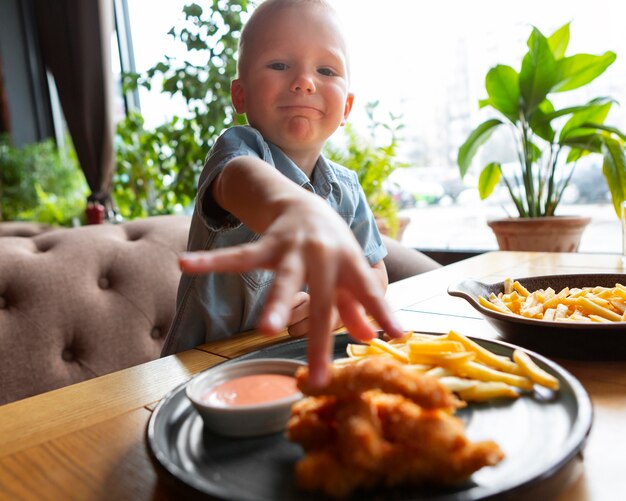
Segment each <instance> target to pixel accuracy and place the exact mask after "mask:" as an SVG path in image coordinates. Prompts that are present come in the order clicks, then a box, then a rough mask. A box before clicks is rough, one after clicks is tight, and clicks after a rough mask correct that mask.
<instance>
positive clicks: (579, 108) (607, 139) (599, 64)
mask: <svg viewBox="0 0 626 501" xmlns="http://www.w3.org/2000/svg"><path fill="white" fill-rule="evenodd" d="M569 28H570V27H569V23H568V24H565V25H564V26H562V27H561V28H559V29H558V30H556V31H555V32H554V33H553V34H552V35H550V36H549V37H547V38H546V37H545V36H544V35H543V34H542V33H541V32H540V31H539V30H538V29H537V28H533V30H532V33H531V34H530V37H529V38H528V43H527V45H528V52H527V53H526V54H525V55H524V57H523V59H522V63H521V67H520V70H519V71H516V70H515V69H514V68H512V67H511V66H506V65H497V66H494V67H493V68H491V69H490V70H489V72H488V73H487V76H486V79H485V87H486V90H487V98H486V99H483V100H481V101H480V103H479V104H480V107H481V108H483V107H490V108H493V110H495V111H496V112H497V114H498V116H497V117H494V118H490V119H488V120H486V121H485V122H483V123H481V124H480V125H479V126H478V127H476V129H474V130H473V131H472V132H471V133H470V135H469V137H468V138H467V140H466V141H465V143H464V144H463V145H462V146H461V147H460V149H459V152H458V166H459V169H460V173H461V177H463V176H464V175H465V174H466V173H467V171H468V169H469V167H470V165H471V163H472V160H473V158H474V156H475V155H476V153H477V152H478V150H479V149H480V147H481V146H482V145H483V144H484V143H485V142H486V141H487V140H488V139H489V138H490V137H491V135H492V134H493V132H494V131H496V130H497V129H500V128H505V129H508V130H509V131H510V132H511V133H512V136H513V138H514V144H515V147H516V151H517V158H518V162H516V164H515V166H514V167H512V168H504V167H503V165H502V163H500V162H498V161H490V162H488V163H487V164H486V165H485V166H484V167H483V169H482V172H481V173H480V177H479V181H478V190H479V193H480V197H481V199H485V198H487V197H488V196H489V195H491V193H492V192H493V190H494V188H495V187H496V185H498V183H500V182H501V181H502V182H503V183H504V185H505V186H506V188H507V190H508V193H509V194H510V196H511V199H512V201H513V203H514V204H515V207H516V209H517V211H518V213H519V216H520V217H519V218H509V219H507V220H503V221H490V222H489V225H490V226H491V227H492V229H493V230H494V232H495V233H496V237H498V243H499V245H500V248H502V249H511V250H549V251H550V250H552V251H575V250H576V249H577V247H578V240H579V239H580V235H581V234H582V231H583V230H584V227H585V225H586V224H587V223H588V222H589V219H588V218H575V217H563V216H555V211H556V208H557V206H558V205H559V202H560V201H561V199H562V196H563V192H564V190H565V188H566V187H567V185H568V183H569V181H570V179H571V176H572V173H573V171H574V169H575V168H576V164H577V161H578V160H579V159H581V158H582V157H584V156H586V155H590V154H596V155H600V156H601V157H602V160H603V174H604V177H605V179H606V181H607V184H608V187H609V190H610V193H611V197H612V200H613V205H614V207H615V210H616V212H617V213H618V214H619V205H620V202H621V201H622V200H624V199H625V198H626V158H625V156H624V139H625V136H624V133H623V132H621V131H620V130H618V129H617V128H615V127H612V126H610V125H606V124H605V119H606V117H607V115H608V113H609V110H610V109H611V106H612V105H613V104H614V102H615V101H614V100H613V99H611V98H610V97H598V98H595V99H591V100H590V101H588V102H586V103H582V104H579V105H575V106H567V107H562V108H560V109H557V108H556V107H555V105H554V103H553V98H554V95H555V94H557V93H561V92H567V91H571V90H574V89H578V88H581V87H583V86H585V85H587V84H589V83H590V82H591V81H593V80H595V79H596V78H597V77H598V76H599V75H601V74H602V73H603V72H604V71H605V70H606V69H607V68H608V67H609V66H610V65H611V64H612V63H613V62H614V61H615V58H616V55H615V54H614V53H613V52H610V51H608V52H605V53H604V54H602V55H597V56H596V55H590V54H582V53H581V54H574V55H570V56H566V55H565V51H566V49H567V46H568V44H569V39H570V29H569ZM555 220H556V222H557V224H559V225H560V226H559V228H560V229H554V228H552V227H550V228H549V229H548V230H547V242H548V243H549V244H551V245H548V246H546V245H545V244H546V242H541V241H540V240H541V239H540V232H541V230H542V228H543V229H545V227H546V226H548V224H550V223H552V222H553V221H555ZM511 225H516V226H520V225H521V226H523V227H529V226H530V228H527V229H526V230H522V231H525V233H524V235H522V236H521V237H519V238H518V237H515V236H514V235H512V234H511V233H510V231H509V232H508V233H507V234H506V235H504V236H502V235H500V236H499V235H498V230H499V228H500V227H502V226H504V227H505V229H506V228H508V227H510V226H511ZM534 225H539V227H538V228H535V227H534ZM559 235H568V236H570V237H572V238H573V240H572V239H570V241H568V242H564V243H562V244H556V245H554V244H555V241H556V238H557V237H558V236H559ZM516 243H517V244H521V245H518V246H516Z"/></svg>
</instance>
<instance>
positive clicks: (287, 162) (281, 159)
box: [267, 141, 340, 198]
mask: <svg viewBox="0 0 626 501" xmlns="http://www.w3.org/2000/svg"><path fill="white" fill-rule="evenodd" d="M267 144H268V146H269V148H270V152H271V154H272V156H273V158H274V165H275V167H276V169H278V171H279V172H280V173H281V174H283V175H284V176H285V177H287V178H289V179H291V180H292V181H293V182H294V183H296V184H297V185H298V186H302V187H303V188H305V189H307V190H309V191H312V192H313V193H317V194H318V195H319V196H321V197H322V198H328V196H329V195H330V193H331V192H332V190H333V186H335V187H339V181H338V180H337V176H336V174H335V171H334V169H333V168H332V167H331V166H330V162H329V161H328V160H326V158H325V157H324V155H320V156H319V158H318V159H317V162H316V163H315V167H314V168H313V173H312V179H309V178H308V176H307V175H306V174H305V173H304V172H302V170H300V168H299V167H298V166H297V165H296V164H295V163H294V162H293V160H291V158H289V157H288V156H287V155H286V154H285V153H284V152H283V151H282V150H281V149H280V148H279V147H278V146H276V145H275V144H273V143H270V142H269V141H268V143H267ZM339 192H340V190H339Z"/></svg>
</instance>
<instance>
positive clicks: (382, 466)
mask: <svg viewBox="0 0 626 501" xmlns="http://www.w3.org/2000/svg"><path fill="white" fill-rule="evenodd" d="M363 362H367V363H365V364H364V363H363ZM377 362H384V363H381V364H378V363H377ZM389 362H390V360H383V359H376V358H372V359H365V360H363V361H362V362H359V364H356V365H360V366H361V367H360V368H359V369H357V370H351V371H345V369H346V368H347V367H342V368H341V370H336V368H335V370H334V371H333V376H332V380H331V382H330V384H329V385H328V386H327V388H326V389H324V390H323V391H322V392H318V391H316V392H315V393H316V394H318V396H310V397H308V398H305V399H303V400H301V401H300V402H298V403H297V404H296V405H294V407H293V410H292V417H291V419H290V421H289V424H288V436H289V438H290V439H291V440H293V441H294V442H297V443H300V444H301V445H302V447H303V448H304V450H305V452H306V455H305V456H304V458H303V459H302V460H301V461H299V462H298V464H297V465H296V477H297V481H298V485H299V486H300V487H301V488H304V489H308V490H321V491H324V492H326V493H327V494H330V495H331V496H336V497H342V496H346V495H349V494H350V493H352V492H353V491H354V490H356V489H367V488H372V487H374V486H397V485H422V484H434V485H451V484H457V483H460V482H463V481H464V480H466V479H467V478H468V477H469V476H471V474H472V473H474V472H475V471H477V470H478V469H480V468H482V467H483V466H490V465H495V464H497V463H498V462H499V461H501V460H502V458H503V457H504V455H503V453H502V451H501V450H500V448H499V447H498V445H497V444H496V443H494V442H491V441H485V442H476V443H474V442H471V441H470V440H468V439H467V438H466V436H465V430H464V426H463V422H462V421H461V420H460V419H459V418H457V417H455V416H453V415H451V414H450V408H451V405H452V404H453V403H454V397H453V396H452V395H451V394H449V392H448V390H447V389H445V388H443V387H441V388H439V387H438V385H437V384H433V383H432V382H431V381H427V382H424V381H420V379H423V378H425V377H424V376H420V375H419V374H416V373H414V372H412V371H408V372H401V374H402V377H403V378H404V379H403V380H402V381H393V380H392V379H391V378H390V376H389V375H390V374H395V375H397V374H399V372H398V371H397V370H396V369H397V368H395V367H392V365H393V364H395V362H394V361H393V360H391V364H390V363H389ZM372 365H375V366H377V367H372ZM398 365H401V364H399V363H398ZM363 366H365V369H364V368H363ZM348 367H349V366H348ZM363 374H366V377H365V378H364V381H355V380H354V378H359V377H361V375H363ZM373 374H378V377H379V378H380V380H381V384H380V387H381V389H371V388H372V386H375V383H376V379H375V377H374V376H373ZM426 379H429V380H430V378H426ZM298 380H299V383H301V384H302V385H301V386H300V388H301V390H303V391H304V392H305V393H306V392H307V390H308V386H307V385H306V384H304V383H305V382H306V374H305V373H301V374H299V375H298ZM435 382H436V383H438V381H436V380H435ZM345 386H349V387H350V388H352V392H350V391H346V388H345ZM407 388H408V390H407ZM416 388H419V390H420V391H417V390H416ZM425 388H429V390H430V391H432V392H435V393H436V394H437V396H436V397H435V398H428V395H427V394H426V393H425V391H424V389H425ZM392 389H399V390H400V391H403V392H405V393H406V394H409V395H412V396H414V397H416V398H415V400H418V401H419V402H420V403H416V401H414V400H412V399H410V398H408V397H407V396H406V395H405V394H401V393H392V392H391V391H390V390H392ZM324 392H328V394H322V395H319V394H320V393H324ZM446 393H448V394H447V395H446ZM435 401H436V402H441V403H442V406H441V407H439V408H437V407H436V406H434V405H433V402H435ZM421 402H427V403H428V404H430V406H429V407H425V406H423V405H421Z"/></svg>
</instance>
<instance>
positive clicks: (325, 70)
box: [317, 68, 337, 77]
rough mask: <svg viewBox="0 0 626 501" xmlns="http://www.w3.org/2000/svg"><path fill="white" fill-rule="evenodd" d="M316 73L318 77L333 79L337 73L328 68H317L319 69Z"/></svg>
mask: <svg viewBox="0 0 626 501" xmlns="http://www.w3.org/2000/svg"><path fill="white" fill-rule="evenodd" d="M317 72H318V73H319V74H320V75H324V76H326V77H334V76H337V73H335V72H334V71H333V70H331V69H330V68H319V69H318V70H317Z"/></svg>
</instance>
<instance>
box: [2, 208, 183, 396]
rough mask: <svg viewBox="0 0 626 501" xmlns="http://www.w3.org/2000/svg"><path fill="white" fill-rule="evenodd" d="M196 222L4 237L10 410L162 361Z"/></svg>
mask: <svg viewBox="0 0 626 501" xmlns="http://www.w3.org/2000/svg"><path fill="white" fill-rule="evenodd" d="M189 224H190V218H189V217H186V216H157V217H150V218H146V219H139V220H135V221H130V222H126V223H123V224H119V225H108V224H107V225H95V226H84V227H80V228H72V229H56V230H51V231H45V232H44V233H41V234H38V235H35V236H30V237H12V236H5V237H2V238H0V354H1V359H0V404H3V403H7V402H11V401H13V400H18V399H21V398H25V397H28V396H30V395H35V394H37V393H41V392H44V391H48V390H52V389H54V388H59V387H62V386H65V385H68V384H72V383H76V382H79V381H83V380H86V379H89V378H92V377H95V376H99V375H102V374H106V373H109V372H112V371H115V370H119V369H122V368H125V367H130V366H132V365H136V364H139V363H142V362H146V361H148V360H153V359H155V358H157V357H158V356H159V354H160V351H161V346H162V344H163V341H164V337H165V335H166V334H167V331H168V328H169V325H170V323H171V321H172V318H173V316H174V309H175V305H176V290H177V287H178V281H179V278H180V271H179V269H178V261H177V253H178V252H181V251H183V250H184V249H185V247H186V244H187V234H188V231H189Z"/></svg>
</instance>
